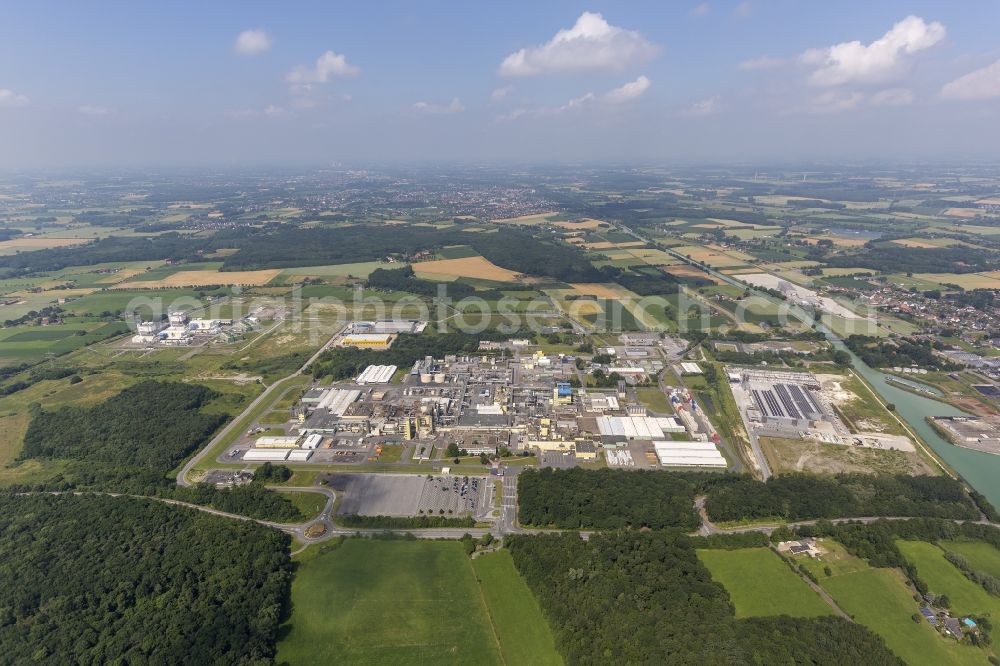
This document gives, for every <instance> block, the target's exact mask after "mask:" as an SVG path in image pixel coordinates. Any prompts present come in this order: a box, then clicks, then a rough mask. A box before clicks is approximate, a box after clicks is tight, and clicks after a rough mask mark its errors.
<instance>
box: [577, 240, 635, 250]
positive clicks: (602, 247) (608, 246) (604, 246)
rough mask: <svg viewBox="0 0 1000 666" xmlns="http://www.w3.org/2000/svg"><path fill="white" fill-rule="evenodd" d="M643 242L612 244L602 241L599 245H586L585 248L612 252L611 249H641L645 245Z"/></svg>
mask: <svg viewBox="0 0 1000 666" xmlns="http://www.w3.org/2000/svg"><path fill="white" fill-rule="evenodd" d="M645 244H646V243H644V242H643V241H629V242H627V243H612V242H611V241H600V242H598V243H586V244H585V245H584V247H586V248H587V249H588V250H610V249H611V248H625V247H639V246H641V245H645Z"/></svg>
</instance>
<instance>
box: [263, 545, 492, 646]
mask: <svg viewBox="0 0 1000 666" xmlns="http://www.w3.org/2000/svg"><path fill="white" fill-rule="evenodd" d="M303 555H304V556H303V557H302V558H301V559H300V561H299V568H298V570H297V572H296V574H295V578H294V579H293V581H292V607H293V613H292V617H291V620H290V621H289V623H288V625H287V627H286V628H287V633H286V634H285V635H284V636H283V638H282V639H281V640H280V642H279V643H278V655H277V662H278V663H287V664H290V665H292V666H295V665H298V664H322V665H326V664H331V663H338V664H378V665H382V664H456V665H458V664H462V665H465V664H500V663H502V659H501V656H500V654H499V651H498V648H497V644H496V639H495V637H494V635H493V630H492V628H491V625H490V620H489V618H488V617H487V615H486V610H485V608H484V606H483V602H482V597H481V595H480V592H479V589H478V585H477V583H476V580H475V578H474V576H473V575H472V569H471V567H470V566H469V564H468V561H467V557H466V555H465V550H464V549H463V546H462V544H460V543H458V542H441V541H383V540H375V539H348V540H346V541H344V542H343V543H342V544H341V545H339V546H336V547H334V548H333V549H332V550H331V551H328V552H322V551H314V550H312V549H310V551H307V552H306V553H304V554H303Z"/></svg>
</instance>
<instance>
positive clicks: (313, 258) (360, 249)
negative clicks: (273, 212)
mask: <svg viewBox="0 0 1000 666" xmlns="http://www.w3.org/2000/svg"><path fill="white" fill-rule="evenodd" d="M470 235H474V234H470ZM449 242H450V243H451V244H454V234H453V233H451V232H448V233H445V232H443V231H441V230H439V229H435V228H433V227H417V226H413V225H392V226H390V225H354V226H344V227H333V228H331V227H310V228H302V227H295V226H287V225H282V226H275V227H269V228H265V229H264V230H263V231H260V232H258V233H255V234H254V235H252V236H250V237H249V238H248V239H246V240H244V241H242V242H240V243H238V244H236V245H234V246H233V247H238V248H239V251H238V252H236V253H235V254H233V255H231V256H229V257H226V259H225V262H224V263H223V265H222V269H223V270H227V271H243V270H253V269H258V268H289V267H292V266H320V265H323V264H343V263H355V262H362V261H375V260H378V259H384V258H386V257H389V256H402V257H408V256H412V255H414V254H416V253H417V252H419V251H421V250H433V249H435V248H439V247H442V246H444V245H447V244H449Z"/></svg>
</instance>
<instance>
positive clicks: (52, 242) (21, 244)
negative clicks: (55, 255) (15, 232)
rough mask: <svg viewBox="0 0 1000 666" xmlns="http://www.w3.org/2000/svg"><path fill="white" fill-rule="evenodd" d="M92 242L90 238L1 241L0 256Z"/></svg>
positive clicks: (36, 238) (31, 237) (40, 238)
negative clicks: (21, 251)
mask: <svg viewBox="0 0 1000 666" xmlns="http://www.w3.org/2000/svg"><path fill="white" fill-rule="evenodd" d="M91 240H92V239H90V238H43V237H41V236H30V237H28V238H15V239H13V240H6V241H0V254H14V253H15V252H18V251H20V250H46V249H48V248H53V247H69V246H70V245H81V244H83V243H89V242H90V241H91Z"/></svg>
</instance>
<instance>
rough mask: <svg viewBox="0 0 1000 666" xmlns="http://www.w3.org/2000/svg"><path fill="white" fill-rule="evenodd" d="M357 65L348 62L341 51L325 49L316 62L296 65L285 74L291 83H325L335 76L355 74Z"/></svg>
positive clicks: (356, 73)
mask: <svg viewBox="0 0 1000 666" xmlns="http://www.w3.org/2000/svg"><path fill="white" fill-rule="evenodd" d="M360 71H361V70H359V69H358V68H357V67H354V66H353V65H350V64H348V62H347V56H345V55H343V54H341V53H334V52H333V51H327V52H325V53H324V54H323V55H321V56H320V57H319V58H317V59H316V64H315V65H313V66H311V67H310V66H309V65H296V66H295V67H293V68H292V70H291V71H290V72H288V74H287V75H286V76H285V80H286V81H288V82H289V83H291V84H292V85H297V86H303V85H304V86H308V85H310V84H313V83H326V82H327V81H329V80H330V79H331V78H333V77H335V76H357V75H358V73H359V72H360Z"/></svg>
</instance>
